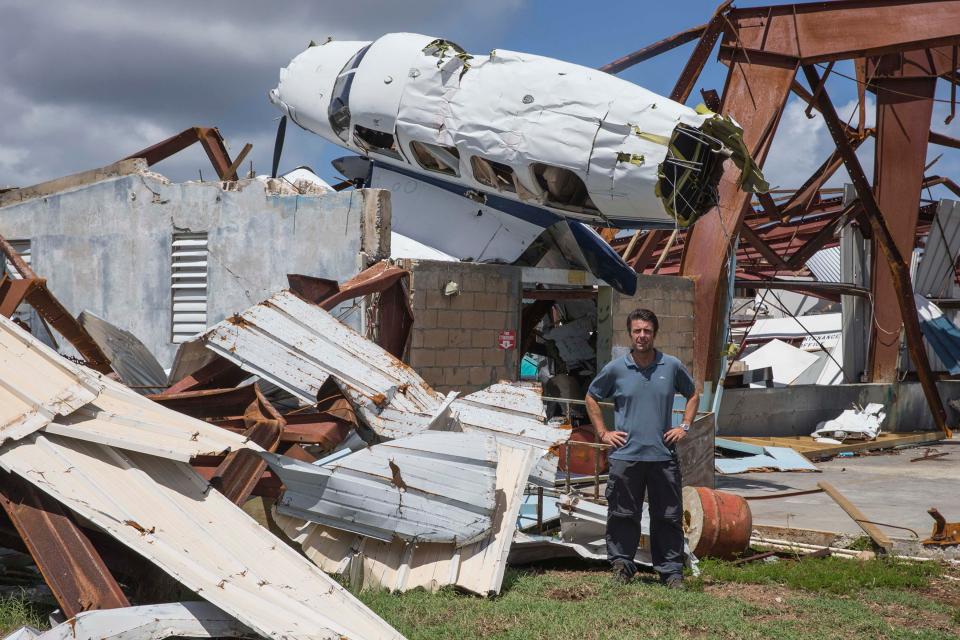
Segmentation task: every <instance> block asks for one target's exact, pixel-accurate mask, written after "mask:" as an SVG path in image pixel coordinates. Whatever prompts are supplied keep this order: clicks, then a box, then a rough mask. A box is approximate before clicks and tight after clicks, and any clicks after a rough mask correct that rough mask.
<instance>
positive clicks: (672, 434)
mask: <svg viewBox="0 0 960 640" xmlns="http://www.w3.org/2000/svg"><path fill="white" fill-rule="evenodd" d="M677 387H678V391H680V392H681V393H684V395H686V392H690V395H689V396H687V405H686V406H685V407H684V409H683V424H685V425H687V428H690V425H692V424H693V421H694V420H696V418H697V408H698V407H699V406H700V392H699V391H697V387H696V385H695V384H694V382H693V378H691V377H690V374H689V373H688V372H687V370H686V369H683V368H682V369H681V370H680V371H679V372H678V379H677ZM686 435H687V431H686V429H683V428H682V427H674V428H673V429H668V430H667V432H666V433H664V434H663V441H664V442H666V443H667V444H676V443H678V442H680V441H681V440H683V438H684V437H685V436H686Z"/></svg>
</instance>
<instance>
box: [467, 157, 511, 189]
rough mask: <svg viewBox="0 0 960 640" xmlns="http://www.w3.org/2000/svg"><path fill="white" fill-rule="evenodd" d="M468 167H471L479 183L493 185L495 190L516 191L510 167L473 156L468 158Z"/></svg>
mask: <svg viewBox="0 0 960 640" xmlns="http://www.w3.org/2000/svg"><path fill="white" fill-rule="evenodd" d="M470 168H471V169H473V177H474V179H475V180H476V181H477V182H479V183H480V184H484V185H486V186H488V187H493V188H494V189H496V190H497V191H507V192H509V193H516V192H517V185H516V176H515V175H514V173H513V168H512V167H510V166H508V165H505V164H501V163H499V162H494V161H493V160H487V159H485V158H478V157H477V156H473V157H472V158H470Z"/></svg>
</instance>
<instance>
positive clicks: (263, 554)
mask: <svg viewBox="0 0 960 640" xmlns="http://www.w3.org/2000/svg"><path fill="white" fill-rule="evenodd" d="M0 468H3V469H4V470H6V471H8V472H10V473H15V474H17V475H18V476H20V477H22V478H24V479H25V480H28V481H29V482H31V483H32V484H34V485H35V486H36V487H37V488H39V489H41V490H42V491H44V492H46V493H47V494H49V495H50V496H52V497H53V498H54V499H56V500H57V501H59V502H61V503H62V504H63V505H65V506H66V507H68V508H69V509H70V510H72V511H73V512H75V513H76V514H78V515H80V516H81V517H83V518H86V519H88V520H90V521H91V522H93V523H94V524H95V525H97V526H98V527H100V528H102V529H103V530H104V531H105V532H107V534H109V535H110V536H111V537H113V538H115V539H117V540H118V541H120V542H121V543H123V544H124V545H125V546H127V547H129V548H131V549H132V550H133V551H135V552H137V553H139V554H140V555H142V556H144V557H145V558H147V559H148V560H149V561H150V562H152V563H154V564H155V565H157V566H158V567H160V568H161V569H163V570H164V571H165V572H167V573H168V574H170V575H171V576H172V577H174V578H175V579H176V580H177V581H179V582H180V583H182V584H183V585H184V586H186V587H187V588H189V589H191V590H193V591H195V592H196V593H198V594H199V595H201V596H202V597H203V598H205V599H207V600H208V601H209V602H210V603H212V604H213V605H215V606H217V607H219V608H220V609H222V610H223V611H225V612H227V613H229V614H230V615H232V616H234V617H235V618H236V619H237V620H239V621H240V622H242V623H243V624H245V625H247V626H248V627H250V628H251V629H253V630H254V631H256V632H257V633H260V634H262V635H264V636H267V637H270V638H274V639H275V640H281V639H284V640H286V639H294V638H303V639H306V638H310V639H314V638H329V639H331V640H339V639H340V638H342V637H348V638H358V639H359V638H371V639H372V638H391V639H397V638H401V637H402V636H401V635H400V634H399V633H397V632H396V631H395V630H394V629H392V628H391V627H390V626H389V625H388V624H387V623H386V622H384V621H383V620H382V619H380V618H379V617H378V616H377V615H375V614H374V613H373V612H372V611H370V610H369V609H367V608H366V607H365V606H364V605H363V604H362V603H360V602H359V601H358V600H357V599H356V598H354V597H353V596H352V595H350V594H349V592H347V591H346V590H344V589H343V588H342V587H340V585H338V584H337V583H336V582H335V581H333V580H332V579H331V578H329V577H328V576H326V575H325V574H324V573H323V572H321V571H319V570H317V568H316V567H315V566H313V565H312V564H311V563H310V562H309V561H307V560H306V559H305V558H303V557H302V556H300V555H299V554H297V553H296V552H295V551H294V550H293V549H291V548H289V547H288V546H287V545H285V544H284V543H283V542H282V541H280V540H278V539H277V538H276V537H275V536H274V535H273V534H271V533H270V532H269V531H267V529H265V528H263V527H261V526H260V525H259V524H257V523H256V522H255V521H254V520H252V519H251V518H250V517H249V516H247V515H246V514H245V513H244V512H243V511H241V510H240V508H239V507H237V506H236V505H234V504H232V503H231V502H230V501H229V500H228V499H227V498H226V497H224V496H223V495H221V494H220V493H218V492H216V491H211V490H210V486H209V485H208V484H207V483H206V482H205V481H203V479H201V478H200V476H198V475H197V474H196V472H194V471H193V469H191V468H190V466H189V465H187V464H185V463H182V462H175V461H171V460H165V459H163V458H159V457H156V456H150V455H145V454H142V453H133V452H120V451H118V450H116V449H112V448H110V447H107V446H104V445H99V444H93V443H89V442H83V441H79V440H71V439H69V438H63V437H61V436H54V435H44V434H32V435H29V436H27V437H26V438H24V439H22V440H20V441H17V442H11V443H7V444H6V445H5V446H4V447H2V448H0Z"/></svg>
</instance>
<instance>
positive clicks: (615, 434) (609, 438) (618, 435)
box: [600, 431, 627, 447]
mask: <svg viewBox="0 0 960 640" xmlns="http://www.w3.org/2000/svg"><path fill="white" fill-rule="evenodd" d="M600 442H602V443H604V444H609V445H611V446H614V447H622V446H623V445H625V444H626V443H627V432H626V431H604V432H603V433H601V434H600Z"/></svg>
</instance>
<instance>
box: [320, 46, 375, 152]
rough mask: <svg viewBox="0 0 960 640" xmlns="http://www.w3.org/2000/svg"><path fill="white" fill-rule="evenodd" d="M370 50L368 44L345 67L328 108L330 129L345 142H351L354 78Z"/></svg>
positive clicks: (338, 77)
mask: <svg viewBox="0 0 960 640" xmlns="http://www.w3.org/2000/svg"><path fill="white" fill-rule="evenodd" d="M371 44H372V43H371ZM369 49H370V45H369V44H368V45H367V46H365V47H364V48H362V49H360V51H357V52H356V53H355V54H354V55H353V57H352V58H350V59H349V60H348V61H347V63H346V64H345V65H343V69H341V70H340V73H339V74H338V75H337V80H336V82H334V84H333V91H332V94H331V96H330V104H329V105H328V106H327V120H328V121H329V122H330V128H331V129H333V132H334V133H335V134H337V137H338V138H340V139H341V140H343V141H344V142H349V140H350V123H351V118H350V89H351V87H352V86H353V77H354V75H356V72H357V67H359V66H360V62H361V61H362V60H363V56H365V55H366V54H367V51H368V50H369Z"/></svg>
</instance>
